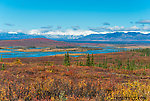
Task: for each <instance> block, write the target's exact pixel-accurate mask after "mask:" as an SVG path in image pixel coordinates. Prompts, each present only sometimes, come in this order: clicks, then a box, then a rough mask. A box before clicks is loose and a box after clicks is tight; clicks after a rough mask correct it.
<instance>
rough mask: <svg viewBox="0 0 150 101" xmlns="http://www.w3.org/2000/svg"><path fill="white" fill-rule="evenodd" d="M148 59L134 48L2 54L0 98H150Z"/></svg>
mask: <svg viewBox="0 0 150 101" xmlns="http://www.w3.org/2000/svg"><path fill="white" fill-rule="evenodd" d="M146 53H148V52H146ZM133 54H134V55H133ZM149 61H150V57H149V56H148V55H145V56H141V52H138V50H137V52H136V51H128V52H118V53H106V54H96V55H95V54H94V55H93V54H91V55H89V54H87V55H86V56H81V57H69V53H68V52H67V53H66V54H65V56H64V57H63V56H49V57H39V58H16V59H14V58H13V59H12V58H9V59H5V58H4V59H3V62H0V65H1V66H2V68H0V69H1V71H0V72H1V73H0V78H1V79H0V82H1V83H0V101H89V100H91V101H150V93H149V91H150V79H149V77H150V62H149ZM62 64H63V65H62ZM90 66H92V68H91V67H90ZM3 70H4V71H3Z"/></svg>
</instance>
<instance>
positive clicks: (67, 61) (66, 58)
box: [64, 52, 70, 66]
mask: <svg viewBox="0 0 150 101" xmlns="http://www.w3.org/2000/svg"><path fill="white" fill-rule="evenodd" d="M64 65H65V66H70V58H69V53H68V52H67V54H66V53H65V58H64Z"/></svg>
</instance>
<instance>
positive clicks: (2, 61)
mask: <svg viewBox="0 0 150 101" xmlns="http://www.w3.org/2000/svg"><path fill="white" fill-rule="evenodd" d="M1 62H3V57H2V54H1Z"/></svg>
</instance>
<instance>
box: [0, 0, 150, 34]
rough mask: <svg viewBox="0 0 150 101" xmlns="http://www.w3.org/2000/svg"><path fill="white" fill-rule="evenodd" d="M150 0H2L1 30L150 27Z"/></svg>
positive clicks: (139, 28)
mask: <svg viewBox="0 0 150 101" xmlns="http://www.w3.org/2000/svg"><path fill="white" fill-rule="evenodd" d="M149 5H150V0H0V31H23V32H26V33H29V32H31V33H33V32H37V31H38V32H50V31H56V30H61V31H63V30H70V29H71V30H74V31H77V30H90V31H94V32H95V31H96V32H98V31H114V30H123V31H125V30H144V31H149V30H150V26H149V25H150V13H149V12H150V6H149Z"/></svg>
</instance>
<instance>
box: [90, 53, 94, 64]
mask: <svg viewBox="0 0 150 101" xmlns="http://www.w3.org/2000/svg"><path fill="white" fill-rule="evenodd" d="M91 66H94V57H93V53H92V57H91Z"/></svg>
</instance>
